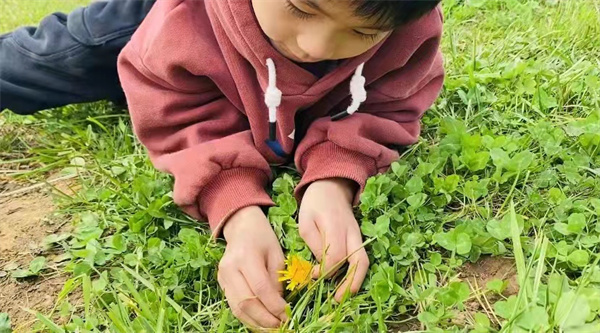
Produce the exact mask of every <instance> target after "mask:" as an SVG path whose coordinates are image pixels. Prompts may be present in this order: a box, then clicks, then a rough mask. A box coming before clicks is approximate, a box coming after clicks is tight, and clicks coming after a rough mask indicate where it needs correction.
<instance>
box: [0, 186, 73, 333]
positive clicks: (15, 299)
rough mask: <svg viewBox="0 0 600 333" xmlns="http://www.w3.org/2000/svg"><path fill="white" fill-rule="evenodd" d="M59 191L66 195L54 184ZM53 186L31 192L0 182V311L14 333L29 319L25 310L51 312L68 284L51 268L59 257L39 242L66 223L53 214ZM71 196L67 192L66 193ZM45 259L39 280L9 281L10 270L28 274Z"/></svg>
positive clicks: (67, 188)
mask: <svg viewBox="0 0 600 333" xmlns="http://www.w3.org/2000/svg"><path fill="white" fill-rule="evenodd" d="M55 186H56V187H57V188H59V189H60V190H61V191H62V192H65V193H67V192H69V191H70V188H71V187H72V185H71V184H70V183H69V182H68V181H62V182H57V183H55ZM51 192H52V187H51V186H40V187H35V186H33V189H32V184H30V183H26V184H21V183H17V182H14V181H10V180H8V178H1V177H0V312H7V313H8V314H9V316H10V319H11V322H12V327H13V329H14V330H15V332H27V331H29V328H30V327H31V324H32V323H33V320H34V315H32V314H30V313H29V312H27V311H25V310H24V309H25V308H28V309H32V310H36V311H40V312H42V313H48V312H50V311H51V310H52V309H53V307H54V305H55V300H56V296H57V295H58V293H59V292H60V290H61V289H62V286H63V284H64V282H65V280H66V279H67V277H66V276H65V275H64V274H63V275H61V274H60V273H59V271H57V270H55V269H52V267H56V263H54V262H52V259H53V258H54V257H56V255H58V254H59V253H55V252H54V253H52V252H48V251H46V250H45V249H44V245H43V239H44V238H45V237H46V236H47V235H49V234H53V233H60V232H65V231H67V230H68V228H69V226H70V223H66V222H65V221H60V220H57V219H56V217H55V216H54V215H53V214H52V213H53V212H54V210H55V205H54V204H53V200H52V195H51V194H52V193H51ZM71 193H72V192H71ZM40 255H43V256H46V257H47V267H51V268H50V269H46V270H45V271H44V274H42V275H41V276H40V277H38V278H28V279H21V280H19V281H17V280H15V279H13V278H12V277H10V275H11V271H12V270H14V269H15V268H20V269H27V267H28V265H29V262H30V261H31V260H32V259H33V258H35V257H36V256H40Z"/></svg>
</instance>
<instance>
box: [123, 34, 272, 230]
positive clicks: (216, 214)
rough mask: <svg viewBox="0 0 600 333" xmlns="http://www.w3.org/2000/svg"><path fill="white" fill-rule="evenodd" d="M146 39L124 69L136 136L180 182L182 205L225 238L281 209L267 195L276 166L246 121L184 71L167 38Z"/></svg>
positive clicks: (132, 48) (135, 44) (177, 192)
mask: <svg viewBox="0 0 600 333" xmlns="http://www.w3.org/2000/svg"><path fill="white" fill-rule="evenodd" d="M151 29H158V30H160V28H156V27H150V30H151ZM145 32H146V31H141V32H140V34H137V35H136V36H134V39H133V40H132V42H130V43H129V44H128V45H127V46H126V47H125V49H124V50H123V51H122V53H121V55H120V57H119V62H118V69H119V75H120V78H121V83H122V85H123V89H124V91H125V94H126V97H127V101H128V104H129V111H130V114H131V120H132V122H133V127H134V131H135V133H136V135H137V136H138V138H139V140H140V141H141V142H142V144H143V145H144V146H145V147H146V148H147V150H148V152H149V156H150V159H151V161H152V162H153V164H154V166H155V167H156V168H157V169H159V170H161V171H165V172H168V173H170V174H172V175H173V176H174V178H175V185H174V201H175V203H176V204H177V205H179V206H180V207H181V208H182V210H183V211H185V212H186V213H188V214H189V215H191V216H192V217H194V218H196V219H199V220H206V219H208V222H209V224H210V227H211V229H212V231H213V234H214V235H218V234H219V233H220V230H221V228H222V226H223V224H224V222H225V221H226V220H227V219H228V218H229V217H230V216H231V215H232V214H233V213H234V212H236V211H237V210H239V209H241V208H243V207H247V206H252V205H259V206H271V205H273V202H272V201H271V198H270V196H269V195H268V194H267V193H266V191H265V189H264V188H265V186H266V185H267V183H268V181H269V180H270V177H271V174H270V172H271V170H270V167H269V164H268V162H267V161H266V160H265V158H264V157H263V156H262V155H261V154H260V152H258V150H257V149H256V147H255V145H254V142H253V138H252V135H251V132H250V126H249V123H248V119H247V118H246V116H245V115H244V114H243V113H242V112H240V111H239V110H238V109H237V108H236V107H234V106H233V105H232V104H231V103H230V102H229V100H228V99H227V98H226V97H225V96H224V95H223V94H222V92H221V91H220V90H219V89H218V87H217V86H216V85H215V83H214V82H213V81H212V80H210V79H209V78H208V77H206V76H199V75H195V74H193V73H191V72H190V70H189V68H187V67H186V65H183V64H187V63H190V62H188V61H181V59H178V57H180V56H178V55H177V52H176V51H174V50H172V49H169V50H165V47H164V45H161V43H163V42H161V41H160V40H161V39H163V38H162V37H161V32H160V31H157V32H154V34H153V35H152V38H146V37H147V36H145ZM170 34H171V36H172V32H171V33H170ZM165 35H169V34H165ZM171 39H172V38H171ZM148 40H150V42H146V41H148ZM163 40H167V39H163ZM164 43H167V44H169V43H170V42H168V41H167V42H164ZM142 45H144V46H142ZM169 48H170V46H169ZM192 63H193V62H192Z"/></svg>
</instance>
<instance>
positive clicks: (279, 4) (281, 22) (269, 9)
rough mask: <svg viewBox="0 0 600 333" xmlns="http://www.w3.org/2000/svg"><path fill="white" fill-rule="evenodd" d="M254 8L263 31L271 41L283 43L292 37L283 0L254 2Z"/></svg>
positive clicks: (255, 0)
mask: <svg viewBox="0 0 600 333" xmlns="http://www.w3.org/2000/svg"><path fill="white" fill-rule="evenodd" d="M252 7H253V8H254V15H256V19H257V21H258V24H259V26H260V28H261V30H262V31H263V33H264V34H265V35H267V37H268V38H269V39H271V40H274V41H278V42H281V41H284V40H286V39H287V37H288V36H290V35H291V27H290V26H291V25H290V20H289V18H288V15H286V12H285V5H284V1H283V0H272V1H264V0H252Z"/></svg>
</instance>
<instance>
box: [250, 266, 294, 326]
mask: <svg viewBox="0 0 600 333" xmlns="http://www.w3.org/2000/svg"><path fill="white" fill-rule="evenodd" d="M241 271H242V274H243V275H244V277H245V278H246V282H247V283H248V285H249V286H250V290H252V293H253V294H254V295H256V296H257V297H258V299H259V300H260V302H261V303H262V304H263V305H264V307H265V308H266V309H267V310H268V311H269V312H270V313H271V315H273V316H274V317H276V318H279V319H281V320H282V321H285V319H286V318H285V306H286V305H287V303H286V302H285V300H284V299H283V297H281V294H279V291H278V290H277V288H275V286H274V284H273V281H272V277H271V276H270V275H269V272H268V271H267V266H266V263H265V262H260V261H258V260H256V261H254V260H249V261H248V262H247V264H246V265H245V266H244V267H243V268H242V270H241Z"/></svg>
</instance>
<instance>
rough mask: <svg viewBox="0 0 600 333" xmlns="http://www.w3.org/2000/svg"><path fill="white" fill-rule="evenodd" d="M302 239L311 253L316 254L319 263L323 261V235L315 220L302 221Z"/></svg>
mask: <svg viewBox="0 0 600 333" xmlns="http://www.w3.org/2000/svg"><path fill="white" fill-rule="evenodd" d="M298 231H299V232H300V237H302V239H303V240H304V242H305V243H306V245H308V248H309V249H310V251H311V252H312V253H313V254H314V256H315V258H317V260H318V261H321V259H322V256H323V238H324V237H323V236H324V235H323V234H322V233H321V232H320V230H319V227H318V226H317V224H316V223H315V220H314V219H304V220H301V222H300V225H299V226H298Z"/></svg>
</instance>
